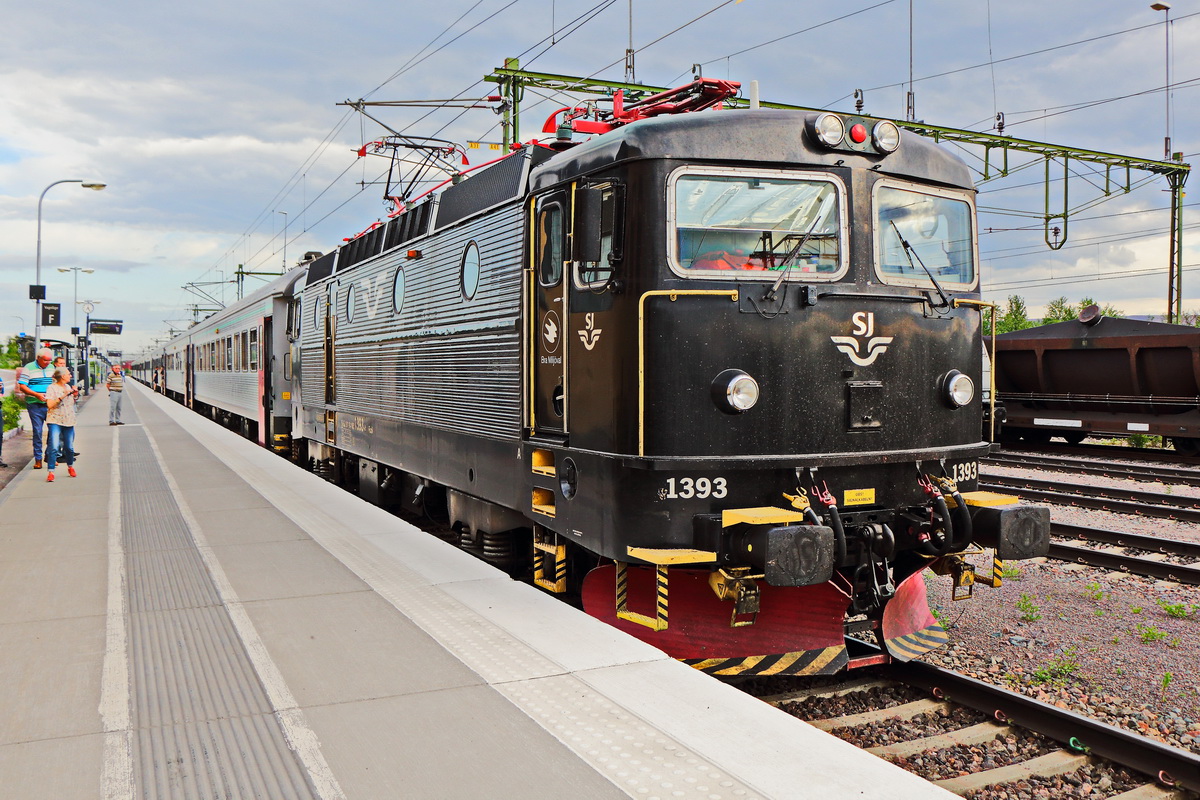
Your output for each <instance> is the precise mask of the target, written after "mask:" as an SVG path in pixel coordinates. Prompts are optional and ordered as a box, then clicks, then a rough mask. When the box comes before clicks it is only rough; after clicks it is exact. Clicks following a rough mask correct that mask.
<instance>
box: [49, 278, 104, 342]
mask: <svg viewBox="0 0 1200 800" xmlns="http://www.w3.org/2000/svg"><path fill="white" fill-rule="evenodd" d="M58 271H59V272H74V273H75V297H74V298H73V299H74V301H75V306H74V310H73V311H72V313H71V333H73V334H75V337H76V339H75V349H76V350H78V349H79V338H78V337H79V273H81V272H83V273H86V274H88V275H91V274H92V273H93V272H95V271H96V270H94V269H92V268H91V267H59V268H58Z"/></svg>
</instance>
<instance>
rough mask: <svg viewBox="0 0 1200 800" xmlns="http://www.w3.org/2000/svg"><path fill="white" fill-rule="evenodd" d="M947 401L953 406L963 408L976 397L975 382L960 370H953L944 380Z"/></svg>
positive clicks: (943, 385) (943, 386)
mask: <svg viewBox="0 0 1200 800" xmlns="http://www.w3.org/2000/svg"><path fill="white" fill-rule="evenodd" d="M942 388H943V389H944V391H945V395H946V402H948V403H949V404H950V405H951V406H952V407H953V408H962V407H963V406H965V405H966V404H967V403H970V402H971V401H972V400H974V399H975V382H974V381H972V380H971V379H970V378H968V377H967V376H966V375H963V374H962V373H961V372H959V371H958V370H956V369H955V370H951V371H950V374H948V375H947V376H946V378H945V380H944V381H943V382H942Z"/></svg>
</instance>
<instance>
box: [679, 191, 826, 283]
mask: <svg viewBox="0 0 1200 800" xmlns="http://www.w3.org/2000/svg"><path fill="white" fill-rule="evenodd" d="M707 172H708V171H706V173H705V174H697V173H693V172H687V171H683V172H682V174H680V173H677V174H676V177H675V181H674V187H673V191H671V192H670V193H669V197H670V199H671V201H672V208H671V214H672V217H673V220H674V223H675V236H674V237H673V238H672V242H671V243H672V245H673V247H674V252H673V253H672V255H673V256H674V258H673V259H672V261H673V264H672V266H673V267H675V268H677V269H679V270H682V271H683V274H685V275H696V274H697V273H699V274H703V275H705V277H718V276H726V277H730V274H729V273H730V272H731V271H736V272H737V277H738V279H739V280H744V279H746V278H749V277H754V276H755V275H757V276H759V277H761V278H762V279H764V280H774V279H776V278H777V277H778V276H777V274H775V273H777V272H778V271H779V270H784V269H786V270H788V271H789V272H790V273H794V274H796V275H797V276H798V277H799V276H801V275H802V276H803V278H804V279H805V280H812V279H813V278H823V279H832V278H835V277H837V276H838V275H840V274H841V273H842V270H843V259H842V252H843V251H844V249H845V248H844V247H843V237H844V232H843V230H842V216H843V214H842V192H840V191H839V184H838V183H836V182H835V181H834V180H833V179H831V178H824V177H812V178H808V177H806V178H805V179H798V178H794V177H791V176H786V177H785V176H783V175H779V174H772V175H767V174H757V173H756V174H754V175H747V174H743V173H732V172H731V173H729V174H707ZM714 172H715V171H714Z"/></svg>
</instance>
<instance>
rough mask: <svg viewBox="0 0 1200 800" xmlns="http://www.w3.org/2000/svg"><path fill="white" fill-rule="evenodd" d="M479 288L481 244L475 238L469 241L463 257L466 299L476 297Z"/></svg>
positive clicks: (463, 292) (463, 279)
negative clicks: (476, 242)
mask: <svg viewBox="0 0 1200 800" xmlns="http://www.w3.org/2000/svg"><path fill="white" fill-rule="evenodd" d="M478 289H479V245H477V244H475V241H474V240H471V241H470V242H468V243H467V248H466V249H465V250H463V257H462V296H463V299H464V300H470V299H472V298H474V297H475V292H476V291H478Z"/></svg>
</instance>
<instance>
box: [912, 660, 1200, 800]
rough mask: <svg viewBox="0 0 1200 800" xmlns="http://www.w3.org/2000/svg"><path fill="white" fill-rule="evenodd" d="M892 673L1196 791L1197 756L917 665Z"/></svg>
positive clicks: (1070, 746)
mask: <svg viewBox="0 0 1200 800" xmlns="http://www.w3.org/2000/svg"><path fill="white" fill-rule="evenodd" d="M892 671H893V673H894V674H895V675H896V677H897V678H898V679H899V680H902V681H904V682H905V683H907V684H909V685H910V686H915V687H918V688H921V689H924V690H926V691H928V692H930V693H931V694H932V695H933V696H934V697H937V698H939V699H946V700H951V701H953V702H955V703H960V704H962V705H964V706H967V707H969V708H973V709H975V710H977V711H981V712H983V713H985V714H988V715H990V716H991V717H992V718H993V719H995V720H997V721H999V722H1012V723H1014V724H1016V725H1020V726H1021V727H1024V728H1028V729H1029V730H1031V731H1035V732H1036V733H1040V734H1042V735H1043V736H1046V737H1049V738H1051V739H1053V740H1054V741H1056V742H1059V743H1061V744H1062V745H1064V747H1066V748H1067V749H1069V750H1072V751H1075V752H1079V753H1088V754H1091V755H1097V756H1102V757H1104V758H1106V759H1108V760H1109V761H1112V762H1114V763H1116V764H1120V765H1121V766H1124V767H1128V768H1129V769H1132V770H1135V771H1137V772H1139V773H1141V774H1143V775H1150V776H1154V777H1155V778H1156V779H1157V780H1158V781H1159V783H1161V784H1164V785H1167V786H1182V787H1184V788H1186V789H1190V790H1191V791H1200V756H1197V755H1196V754H1195V753H1191V752H1189V751H1187V750H1182V749H1179V748H1176V747H1171V746H1170V745H1167V744H1163V743H1162V742H1157V741H1155V740H1153V739H1148V738H1146V737H1144V736H1139V735H1138V734H1136V733H1131V732H1130V731H1127V730H1124V729H1123V728H1118V727H1116V726H1114V725H1108V724H1106V723H1103V722H1100V721H1098V720H1094V719H1091V718H1090V717H1085V716H1084V715H1082V714H1078V713H1076V712H1074V711H1068V710H1067V709H1063V708H1059V707H1057V706H1052V705H1050V704H1049V703H1043V702H1041V701H1038V700H1034V699H1033V698H1031V697H1026V696H1025V695H1023V694H1018V693H1017V692H1012V691H1009V690H1008V689H1002V688H1000V687H999V686H993V685H992V684H990V683H986V682H984V681H981V680H978V679H976V678H970V677H967V676H966V675H960V674H958V673H954V672H949V671H947V670H943V669H939V668H937V667H935V666H932V665H930V664H925V663H922V662H919V661H909V662H906V663H900V662H896V663H894V664H893V665H892Z"/></svg>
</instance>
